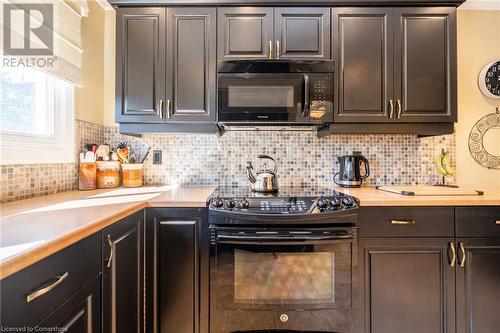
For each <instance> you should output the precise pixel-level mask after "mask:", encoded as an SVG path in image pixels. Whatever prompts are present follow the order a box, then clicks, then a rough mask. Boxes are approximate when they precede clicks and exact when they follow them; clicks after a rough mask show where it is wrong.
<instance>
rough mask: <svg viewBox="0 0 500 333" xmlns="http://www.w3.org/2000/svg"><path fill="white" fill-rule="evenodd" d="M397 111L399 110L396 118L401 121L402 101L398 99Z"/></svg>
mask: <svg viewBox="0 0 500 333" xmlns="http://www.w3.org/2000/svg"><path fill="white" fill-rule="evenodd" d="M397 109H398V111H397V116H396V117H397V119H399V118H401V100H400V99H398V101H397Z"/></svg>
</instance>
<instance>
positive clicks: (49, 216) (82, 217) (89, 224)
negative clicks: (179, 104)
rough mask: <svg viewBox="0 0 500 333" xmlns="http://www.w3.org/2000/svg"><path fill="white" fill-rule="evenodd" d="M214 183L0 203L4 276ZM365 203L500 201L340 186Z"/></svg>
mask: <svg viewBox="0 0 500 333" xmlns="http://www.w3.org/2000/svg"><path fill="white" fill-rule="evenodd" d="M214 189H215V186H149V187H141V188H136V189H126V188H119V189H112V190H94V191H85V192H81V191H71V192H64V193H58V194H54V195H49V196H44V197H38V198H33V199H28V200H21V201H16V202H12V203H7V204H4V205H1V206H0V208H1V210H0V217H1V221H0V231H1V232H0V279H3V278H5V277H7V276H9V275H12V274H14V273H15V272H17V271H19V270H21V269H23V268H25V267H27V266H29V265H31V264H33V263H35V262H37V261H39V260H41V259H43V258H45V257H48V256H49V255H51V254H53V253H55V252H57V251H60V250H62V249H63V248H65V247H67V246H69V245H71V244H74V243H76V242H78V241H79V240H81V239H83V238H85V237H87V236H89V235H91V234H93V233H95V232H98V231H100V230H102V229H104V228H105V227H107V226H109V225H111V224H113V223H115V222H117V221H119V220H121V219H123V218H125V217H127V216H129V215H131V214H133V213H135V212H137V211H139V210H141V209H143V208H146V207H193V208H196V207H205V206H206V201H207V199H208V197H209V196H210V194H211V193H212V192H213V190H214ZM335 189H337V190H339V191H342V192H344V193H348V194H351V195H353V196H355V197H357V198H358V199H359V200H360V205H361V206H486V205H500V192H496V193H493V192H488V191H485V194H484V195H483V196H432V197H422V196H414V197H412V196H403V195H398V194H393V193H388V192H383V191H379V190H377V189H375V188H373V187H362V188H355V189H345V188H340V187H338V188H335Z"/></svg>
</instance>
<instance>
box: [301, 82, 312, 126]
mask: <svg viewBox="0 0 500 333" xmlns="http://www.w3.org/2000/svg"><path fill="white" fill-rule="evenodd" d="M303 78H304V107H303V109H302V116H303V117H307V116H308V115H309V104H310V97H309V90H310V82H311V79H310V78H309V75H307V74H304V75H303Z"/></svg>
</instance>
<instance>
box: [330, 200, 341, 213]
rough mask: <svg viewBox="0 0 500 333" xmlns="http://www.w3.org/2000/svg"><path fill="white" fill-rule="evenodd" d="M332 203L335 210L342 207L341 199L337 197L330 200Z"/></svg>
mask: <svg viewBox="0 0 500 333" xmlns="http://www.w3.org/2000/svg"><path fill="white" fill-rule="evenodd" d="M330 204H331V205H332V208H333V209H334V210H335V209H339V208H340V201H339V199H337V198H332V200H330Z"/></svg>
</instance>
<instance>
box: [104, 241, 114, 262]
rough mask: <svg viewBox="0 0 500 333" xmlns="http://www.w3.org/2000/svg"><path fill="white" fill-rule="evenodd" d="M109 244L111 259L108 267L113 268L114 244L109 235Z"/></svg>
mask: <svg viewBox="0 0 500 333" xmlns="http://www.w3.org/2000/svg"><path fill="white" fill-rule="evenodd" d="M108 244H109V258H108V264H107V265H106V267H108V268H109V267H111V261H112V260H113V255H114V253H113V242H112V241H111V235H110V234H108Z"/></svg>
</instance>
